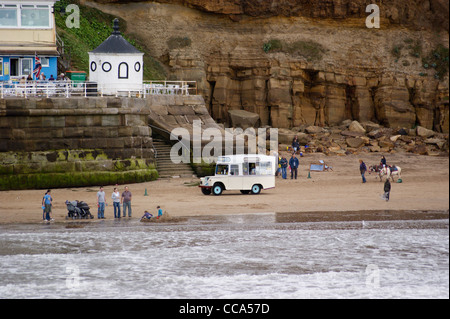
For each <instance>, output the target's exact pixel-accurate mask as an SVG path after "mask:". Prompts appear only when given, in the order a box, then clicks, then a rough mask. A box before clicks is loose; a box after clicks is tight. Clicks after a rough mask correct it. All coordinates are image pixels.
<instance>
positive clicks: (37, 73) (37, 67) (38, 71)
mask: <svg viewBox="0 0 450 319" xmlns="http://www.w3.org/2000/svg"><path fill="white" fill-rule="evenodd" d="M41 69H42V64H41V59H39V57H38V56H37V54H35V63H34V70H33V74H35V76H36V80H38V79H39V77H40V76H41Z"/></svg>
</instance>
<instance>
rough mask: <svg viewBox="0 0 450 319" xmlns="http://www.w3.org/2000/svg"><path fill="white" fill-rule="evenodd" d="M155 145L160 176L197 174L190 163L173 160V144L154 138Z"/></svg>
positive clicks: (170, 176) (189, 175) (172, 176)
mask: <svg viewBox="0 0 450 319" xmlns="http://www.w3.org/2000/svg"><path fill="white" fill-rule="evenodd" d="M153 146H154V147H155V149H156V152H157V157H156V169H157V170H158V174H159V178H174V177H192V176H195V174H194V171H193V170H192V167H191V166H190V165H189V164H185V163H179V164H175V163H173V162H172V160H171V159H170V150H171V149H172V145H170V144H168V143H166V142H165V141H164V140H162V139H157V138H153Z"/></svg>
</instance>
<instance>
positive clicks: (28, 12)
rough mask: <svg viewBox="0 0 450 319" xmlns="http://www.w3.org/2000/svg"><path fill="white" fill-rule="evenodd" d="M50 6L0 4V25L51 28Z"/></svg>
mask: <svg viewBox="0 0 450 319" xmlns="http://www.w3.org/2000/svg"><path fill="white" fill-rule="evenodd" d="M51 9H52V6H50V5H35V4H23V5H16V4H0V27H7V28H8V27H9V28H19V27H20V28H27V29H28V28H51V27H52V24H53V23H52V19H51V17H52V10H51Z"/></svg>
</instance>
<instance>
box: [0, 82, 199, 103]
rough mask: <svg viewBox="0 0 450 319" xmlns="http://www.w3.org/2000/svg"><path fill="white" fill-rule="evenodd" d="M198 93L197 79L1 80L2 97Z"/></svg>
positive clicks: (0, 96) (138, 95)
mask: <svg viewBox="0 0 450 319" xmlns="http://www.w3.org/2000/svg"><path fill="white" fill-rule="evenodd" d="M191 94H193V95H197V82H196V81H146V82H144V83H143V84H142V86H141V87H139V88H133V89H129V88H124V87H123V86H122V87H121V86H120V85H117V86H115V87H114V86H113V87H111V86H108V87H106V86H105V87H102V86H101V85H98V84H97V83H95V82H74V81H29V82H26V83H17V82H0V98H2V99H3V98H7V97H25V98H28V97H47V98H48V97H65V98H69V97H72V96H81V97H88V96H89V97H91V96H116V97H119V96H127V97H137V98H145V97H147V96H149V95H191Z"/></svg>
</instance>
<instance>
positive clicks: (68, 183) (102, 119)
mask: <svg viewBox="0 0 450 319" xmlns="http://www.w3.org/2000/svg"><path fill="white" fill-rule="evenodd" d="M149 113H150V111H149V109H148V108H147V107H146V101H145V100H143V99H134V98H113V97H103V98H100V97H98V98H97V97H96V98H70V99H66V98H28V99H25V98H8V99H0V163H1V169H0V190H6V189H23V188H49V187H76V186H87V185H107V184H116V183H119V184H123V183H132V182H143V181H149V180H153V179H156V178H157V176H158V174H157V172H156V169H155V164H154V162H155V161H154V151H153V144H152V138H151V129H150V128H149V126H148V116H149Z"/></svg>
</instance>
